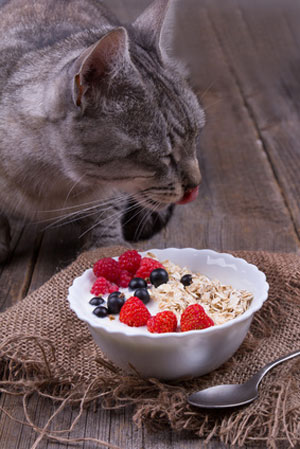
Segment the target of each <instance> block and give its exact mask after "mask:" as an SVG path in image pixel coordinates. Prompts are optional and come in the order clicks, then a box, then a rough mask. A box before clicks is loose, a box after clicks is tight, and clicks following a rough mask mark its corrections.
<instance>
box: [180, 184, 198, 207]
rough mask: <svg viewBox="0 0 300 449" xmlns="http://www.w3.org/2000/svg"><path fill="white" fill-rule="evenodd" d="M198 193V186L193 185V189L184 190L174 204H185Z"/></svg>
mask: <svg viewBox="0 0 300 449" xmlns="http://www.w3.org/2000/svg"><path fill="white" fill-rule="evenodd" d="M198 193H199V186H197V187H194V188H193V189H189V190H187V191H186V192H185V194H184V195H183V197H182V198H181V200H180V201H177V203H176V204H187V203H190V202H191V201H194V200H195V199H196V198H197V196H198Z"/></svg>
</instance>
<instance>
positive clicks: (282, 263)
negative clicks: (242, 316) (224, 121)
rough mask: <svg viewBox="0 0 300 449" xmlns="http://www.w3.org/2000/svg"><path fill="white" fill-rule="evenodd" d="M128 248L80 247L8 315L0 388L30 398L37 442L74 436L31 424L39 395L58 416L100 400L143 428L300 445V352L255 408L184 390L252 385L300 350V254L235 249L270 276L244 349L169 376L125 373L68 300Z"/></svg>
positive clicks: (0, 352)
mask: <svg viewBox="0 0 300 449" xmlns="http://www.w3.org/2000/svg"><path fill="white" fill-rule="evenodd" d="M122 251H123V248H119V247H115V248H105V249H102V250H97V251H93V252H89V253H84V254H82V255H81V256H80V257H79V258H78V259H77V260H76V261H75V262H74V263H73V264H72V265H70V266H69V267H68V268H66V269H65V270H63V271H62V272H60V273H58V274H57V275H55V276H53V277H52V278H51V279H50V280H49V281H48V282H47V283H46V284H44V285H43V286H42V287H41V288H39V289H38V290H37V291H35V292H34V293H32V294H31V295H29V296H28V297H26V298H25V299H24V300H23V301H21V302H20V303H18V304H17V305H15V306H14V307H12V308H10V309H9V310H7V311H6V312H4V313H2V314H0V325H1V343H0V363H1V371H2V379H3V380H2V382H1V383H0V387H1V391H2V392H6V393H7V394H15V393H21V394H23V395H24V396H23V397H24V400H23V404H24V414H25V417H26V419H27V422H28V423H29V424H30V425H31V426H32V427H33V428H34V429H35V430H36V431H37V432H38V434H39V437H38V438H37V440H36V443H35V445H34V446H33V447H37V445H38V444H39V442H40V440H41V439H42V438H44V437H48V438H52V439H55V440H57V441H60V442H67V441H71V440H70V439H69V440H67V438H66V437H65V436H64V435H63V434H61V433H59V432H55V430H53V428H52V430H51V431H50V430H49V426H50V421H49V422H48V423H47V425H46V426H45V428H44V429H40V428H38V427H37V426H36V425H35V423H33V422H32V420H31V418H30V416H29V414H28V409H27V406H26V399H28V398H29V396H30V395H32V394H34V393H35V394H40V395H43V396H46V397H48V398H51V399H53V400H54V402H55V404H58V405H57V409H56V413H59V412H60V411H61V410H62V409H63V407H65V406H68V405H69V404H73V405H74V403H78V410H79V414H80V413H81V412H82V408H83V406H84V405H85V404H88V403H90V402H92V401H94V402H95V401H97V403H98V404H99V403H100V402H101V406H102V407H106V408H119V407H125V406H126V405H128V404H134V405H135V412H134V415H133V420H134V422H135V423H136V424H137V425H141V424H142V423H144V424H146V425H147V426H149V427H151V428H155V429H160V428H164V427H171V428H172V429H174V430H176V431H181V430H182V429H186V430H191V431H193V432H195V433H196V434H197V435H199V437H201V438H203V439H204V440H205V441H206V442H208V441H210V439H211V438H219V439H220V440H221V441H222V442H225V443H229V444H231V445H244V444H249V443H251V442H255V443H257V442H259V441H263V442H264V445H265V447H272V448H277V447H278V446H277V445H278V442H279V441H285V442H286V444H287V445H288V446H289V447H297V445H298V447H299V443H300V372H299V371H300V370H299V367H300V363H299V362H300V360H299V358H296V359H293V360H291V361H289V362H286V363H283V364H281V365H279V366H278V367H276V368H274V369H273V370H272V371H271V372H270V373H269V374H268V375H267V376H266V378H265V379H264V381H263V382H262V385H261V387H260V395H259V399H258V400H257V401H255V402H254V403H252V404H251V405H249V406H247V407H243V408H240V409H237V410H230V411H226V412H218V413H216V412H211V411H201V410H197V409H193V408H192V407H190V406H189V405H188V404H187V403H186V396H187V395H188V394H189V393H191V392H193V391H195V390H197V389H201V388H204V387H206V386H209V385H213V384H218V383H235V382H237V383H241V382H244V381H246V380H247V379H248V377H250V376H251V375H252V374H253V373H255V372H256V371H257V370H258V369H259V368H261V367H262V366H263V365H264V364H266V363H268V362H269V361H271V360H273V359H276V358H277V357H280V356H282V355H284V354H286V353H289V352H291V351H293V350H296V349H299V348H300V331H299V329H300V327H299V316H300V257H299V256H297V255H293V254H270V253H266V252H241V251H240V252H235V253H233V254H234V255H237V256H240V257H243V258H245V259H246V260H247V261H249V262H251V263H254V264H255V265H257V266H258V267H259V268H260V269H261V270H263V271H264V272H265V273H266V275H267V279H268V282H269V284H270V294H269V299H268V301H267V302H266V303H265V305H264V306H263V308H262V310H261V311H259V312H258V313H257V314H256V316H255V318H254V321H253V324H252V326H251V331H250V332H249V334H248V336H247V337H246V340H245V342H244V343H243V345H242V347H241V348H240V349H239V350H238V352H237V353H236V354H235V356H234V357H232V358H231V359H230V361H229V362H227V363H226V364H225V365H223V366H222V367H221V368H220V369H218V370H216V371H214V372H213V373H211V374H209V375H207V376H204V377H200V378H194V379H191V380H186V381H184V382H182V381H181V382H161V381H158V380H156V379H143V378H141V377H139V376H138V375H137V374H136V373H133V374H132V375H131V374H124V373H122V372H121V371H120V370H119V369H117V368H116V367H114V366H113V365H112V364H111V363H110V362H109V361H107V359H106V358H105V357H104V356H103V354H102V353H101V351H100V350H99V349H98V347H96V346H95V344H94V342H93V340H92V338H91V336H90V333H89V331H88V328H87V326H86V324H85V323H83V322H81V321H79V319H77V317H76V316H75V314H74V313H73V312H72V311H71V310H70V309H69V306H68V302H67V300H66V297H67V292H68V288H69V286H70V285H71V284H72V282H73V279H74V278H75V277H76V276H78V275H80V274H81V273H82V272H83V271H84V270H85V269H87V268H88V267H90V266H91V265H92V263H93V262H94V261H95V260H96V259H98V258H100V257H103V256H116V255H119V254H120V253H121V252H122ZM6 413H8V411H6ZM76 422H77V419H76V420H75V422H73V425H72V428H73V427H74V425H75V424H76ZM82 440H83V439H76V440H74V439H73V440H72V441H82ZM93 441H96V440H95V439H94V440H93ZM99 443H102V444H105V443H104V442H100V441H99ZM106 445H107V447H112V446H111V445H109V444H108V443H107V444H106Z"/></svg>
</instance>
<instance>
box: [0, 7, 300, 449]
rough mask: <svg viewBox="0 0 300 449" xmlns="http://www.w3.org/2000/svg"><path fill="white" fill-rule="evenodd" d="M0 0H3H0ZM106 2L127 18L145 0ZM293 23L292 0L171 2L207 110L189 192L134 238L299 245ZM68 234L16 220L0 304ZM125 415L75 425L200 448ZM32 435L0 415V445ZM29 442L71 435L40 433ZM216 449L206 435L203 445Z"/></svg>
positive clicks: (60, 260) (61, 260) (10, 446)
mask: <svg viewBox="0 0 300 449" xmlns="http://www.w3.org/2000/svg"><path fill="white" fill-rule="evenodd" d="M3 3H6V0H0V4H3ZM106 3H107V4H109V5H110V6H111V8H112V9H113V10H114V11H115V12H116V14H117V15H118V16H119V17H120V18H121V19H124V20H125V21H130V20H132V19H133V18H134V17H136V16H137V15H138V13H139V12H140V11H142V10H143V8H144V7H145V6H146V5H148V4H149V3H150V2H149V0H106ZM0 13H1V12H0ZM299 22H300V2H297V1H292V0H277V1H276V0H251V1H249V0H226V1H224V0H181V1H179V5H178V14H177V19H176V25H175V32H176V39H175V42H176V49H177V50H176V51H177V53H178V54H179V55H183V56H184V57H185V58H186V59H188V60H189V63H190V66H191V78H192V82H193V85H194V86H195V89H196V92H197V93H198V95H199V98H200V99H201V102H202V103H203V105H204V107H205V109H206V113H207V126H206V128H205V130H204V131H203V135H202V138H201V144H200V147H199V161H200V165H201V170H202V174H203V183H202V185H201V189H200V196H199V198H198V200H197V201H196V202H194V203H192V204H189V205H186V206H181V207H177V209H176V212H175V215H174V217H173V219H172V222H171V223H170V225H169V226H168V228H167V229H166V230H165V231H163V232H162V233H161V234H160V235H158V236H156V237H155V238H153V239H152V241H150V242H145V243H143V244H142V245H139V247H143V248H151V247H152V248H153V247H166V246H173V245H174V246H177V247H185V246H192V247H196V248H212V249H216V250H221V251H226V250H233V249H251V250H258V249H264V250H269V251H287V252H299V250H300V238H299V237H300V207H299V206H300V202H299V197H300V180H299V179H300V175H299V172H300V124H299V123H300V121H299V115H300V27H299ZM77 235H78V231H77V229H76V227H75V226H73V227H68V228H67V227H61V228H59V229H54V230H47V231H43V232H41V231H37V230H36V229H35V227H34V226H23V225H20V224H19V225H16V226H15V228H14V230H13V248H14V250H13V254H12V256H11V258H10V259H9V260H8V262H7V263H6V264H5V265H3V266H1V267H0V275H1V276H0V307H1V310H5V308H7V307H9V306H10V305H12V304H14V303H16V302H17V301H19V300H20V299H22V298H23V297H24V296H25V295H26V294H27V293H30V292H31V291H33V290H34V289H36V288H37V287H38V286H40V285H41V284H42V283H43V282H45V281H46V280H47V279H49V277H50V276H51V275H52V274H53V273H55V272H57V271H58V270H59V269H61V268H62V267H63V266H65V265H66V264H68V263H69V262H70V261H71V260H72V259H74V257H75V255H76V253H77V251H78V249H79V245H80V242H79V241H78V239H77ZM0 406H1V407H5V408H7V409H8V410H9V411H10V412H11V413H13V414H14V415H15V416H17V417H18V418H19V419H21V420H22V419H23V413H22V403H21V399H20V398H14V399H12V398H7V397H5V398H4V397H2V398H0ZM73 412H74V413H75V411H73ZM73 412H72V411H66V412H65V413H64V415H63V417H61V418H60V420H59V425H60V426H64V427H68V426H69V424H70V420H71V419H72V416H74V415H73ZM30 413H31V414H32V417H33V419H34V420H36V422H37V423H38V424H39V425H42V424H43V423H45V422H46V420H47V419H48V417H49V416H50V414H51V407H50V406H49V404H47V403H46V402H44V401H40V400H38V399H37V398H32V400H31V403H30ZM131 416H132V410H131V409H130V408H128V409H126V410H123V411H119V412H109V411H98V412H97V413H94V412H93V411H87V412H85V413H84V416H83V417H82V419H81V420H80V422H79V425H78V426H77V430H76V432H75V436H80V437H83V436H96V437H98V438H103V439H104V440H106V441H109V442H111V443H113V444H116V445H118V446H120V447H121V448H123V449H140V448H143V449H150V448H156V447H159V448H160V449H170V448H177V449H182V448H184V449H195V448H201V447H202V442H201V441H200V440H199V439H198V438H196V437H194V436H193V435H191V434H186V433H183V434H180V435H178V434H175V433H173V432H167V431H166V432H161V433H156V434H151V433H149V432H147V431H146V430H145V429H137V428H136V427H134V426H133V424H132V422H131ZM35 439H36V434H35V433H34V432H32V431H31V430H30V429H29V428H28V427H26V426H24V425H18V424H16V423H14V422H12V421H11V420H9V419H8V418H7V417H6V416H5V415H4V414H2V415H1V417H0V447H1V448H3V449H29V448H30V447H31V446H32V444H33V443H34V441H35ZM39 447H40V448H41V449H46V448H47V449H54V448H57V447H60V448H67V447H71V445H70V446H69V445H65V446H64V445H62V444H59V445H57V444H55V443H51V442H47V441H43V442H42V443H41V444H40V446H39ZM80 447H82V448H86V449H92V448H94V447H95V445H93V444H91V443H86V444H83V443H82V445H81V446H80ZM255 447H259V445H258V443H257V445H256V446H255ZM262 447H264V446H262ZM279 447H281V445H280V444H279V443H278V448H279ZM282 447H285V446H284V445H283V446H282ZM224 448H225V446H224V445H223V444H220V443H218V442H217V441H215V442H213V443H211V444H210V446H209V449H224ZM244 449H245V448H244Z"/></svg>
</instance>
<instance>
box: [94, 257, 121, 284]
mask: <svg viewBox="0 0 300 449" xmlns="http://www.w3.org/2000/svg"><path fill="white" fill-rule="evenodd" d="M93 271H94V274H95V276H96V277H100V276H102V277H104V278H105V279H107V280H108V281H110V282H114V283H115V284H117V283H118V280H119V276H120V272H121V268H120V265H119V262H117V261H116V260H114V259H112V258H111V257H103V259H100V260H98V261H97V262H96V263H94V266H93Z"/></svg>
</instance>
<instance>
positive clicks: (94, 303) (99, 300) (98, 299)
mask: <svg viewBox="0 0 300 449" xmlns="http://www.w3.org/2000/svg"><path fill="white" fill-rule="evenodd" d="M104 302H105V300H104V299H103V298H101V296H100V297H99V296H95V297H94V298H92V299H90V301H89V303H90V304H91V305H92V306H100V305H101V304H103V303H104Z"/></svg>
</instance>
